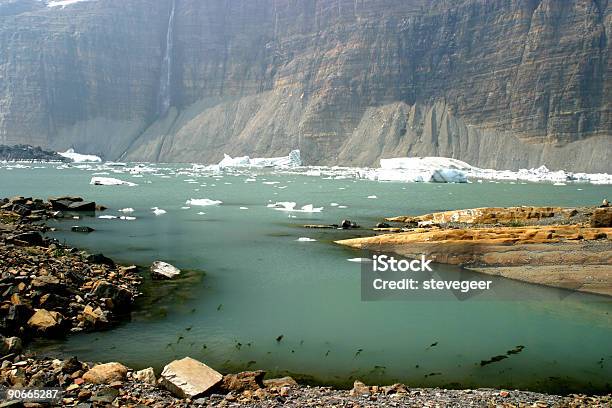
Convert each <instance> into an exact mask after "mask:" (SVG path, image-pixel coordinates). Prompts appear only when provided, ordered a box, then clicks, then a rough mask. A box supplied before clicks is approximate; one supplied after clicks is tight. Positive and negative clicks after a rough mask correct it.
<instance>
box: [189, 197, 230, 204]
mask: <svg viewBox="0 0 612 408" xmlns="http://www.w3.org/2000/svg"><path fill="white" fill-rule="evenodd" d="M185 204H188V205H197V206H208V205H219V204H223V201H220V200H211V199H210V198H191V199H189V200H187V201H186V202H185Z"/></svg>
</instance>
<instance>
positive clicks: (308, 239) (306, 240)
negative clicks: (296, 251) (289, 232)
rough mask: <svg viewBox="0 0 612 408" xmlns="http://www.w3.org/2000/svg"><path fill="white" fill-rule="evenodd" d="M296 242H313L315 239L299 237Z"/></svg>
mask: <svg viewBox="0 0 612 408" xmlns="http://www.w3.org/2000/svg"><path fill="white" fill-rule="evenodd" d="M296 241H298V242H315V241H316V239H313V238H308V237H300V238H298V239H296Z"/></svg>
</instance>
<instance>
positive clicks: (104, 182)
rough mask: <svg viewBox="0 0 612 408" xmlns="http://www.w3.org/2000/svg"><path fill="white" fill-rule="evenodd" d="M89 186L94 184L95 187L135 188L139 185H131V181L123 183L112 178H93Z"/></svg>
mask: <svg viewBox="0 0 612 408" xmlns="http://www.w3.org/2000/svg"><path fill="white" fill-rule="evenodd" d="M89 184H93V185H95V186H121V185H123V186H130V187H134V186H137V185H138V184H136V183H131V182H129V181H123V180H119V179H116V178H112V177H92V178H91V181H90V182H89Z"/></svg>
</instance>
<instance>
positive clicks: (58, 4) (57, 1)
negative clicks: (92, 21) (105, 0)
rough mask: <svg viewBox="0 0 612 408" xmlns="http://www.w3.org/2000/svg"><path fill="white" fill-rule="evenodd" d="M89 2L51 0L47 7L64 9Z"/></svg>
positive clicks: (84, 0) (82, 0)
mask: <svg viewBox="0 0 612 408" xmlns="http://www.w3.org/2000/svg"><path fill="white" fill-rule="evenodd" d="M86 1H91V0H53V1H50V2H48V3H47V7H62V8H64V7H66V6H70V5H71V4H76V3H82V2H86Z"/></svg>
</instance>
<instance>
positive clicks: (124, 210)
mask: <svg viewBox="0 0 612 408" xmlns="http://www.w3.org/2000/svg"><path fill="white" fill-rule="evenodd" d="M118 211H119V212H122V213H133V212H134V209H133V208H132V207H127V208H122V209H120V210H118Z"/></svg>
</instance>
